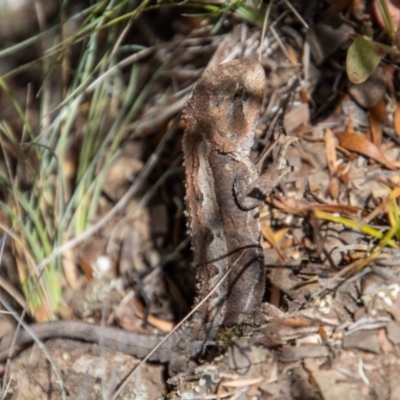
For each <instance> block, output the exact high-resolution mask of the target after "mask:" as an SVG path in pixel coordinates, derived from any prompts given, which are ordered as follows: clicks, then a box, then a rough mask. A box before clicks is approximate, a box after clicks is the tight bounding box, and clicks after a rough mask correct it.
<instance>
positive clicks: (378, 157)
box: [337, 132, 397, 171]
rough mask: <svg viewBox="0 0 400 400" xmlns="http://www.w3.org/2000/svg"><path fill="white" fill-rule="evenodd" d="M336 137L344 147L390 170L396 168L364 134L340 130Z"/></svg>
mask: <svg viewBox="0 0 400 400" xmlns="http://www.w3.org/2000/svg"><path fill="white" fill-rule="evenodd" d="M337 138H338V139H339V143H340V145H341V146H342V147H344V148H345V149H347V150H350V151H353V152H355V153H358V154H361V155H363V156H365V157H368V158H371V159H372V160H374V161H376V162H378V163H380V164H382V165H383V166H385V167H386V168H388V169H390V170H392V171H395V170H396V169H397V168H396V166H395V165H394V164H393V163H392V162H391V161H389V160H387V159H386V157H385V156H384V154H383V153H382V152H381V150H380V149H379V148H378V147H377V146H375V145H374V144H373V143H372V142H371V141H370V140H368V139H367V138H366V137H365V136H361V135H357V134H356V133H348V132H341V133H338V134H337Z"/></svg>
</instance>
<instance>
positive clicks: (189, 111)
mask: <svg viewBox="0 0 400 400" xmlns="http://www.w3.org/2000/svg"><path fill="white" fill-rule="evenodd" d="M265 87H266V78H265V73H264V69H263V67H262V65H261V64H260V63H259V62H258V61H256V60H253V59H251V58H241V59H239V60H234V61H231V62H229V63H226V64H221V65H218V66H216V67H212V68H209V69H207V70H206V71H205V72H204V73H203V75H202V77H201V78H200V79H199V81H198V82H197V84H196V86H195V88H194V89H193V93H192V96H191V98H190V100H189V102H188V106H187V108H186V116H187V118H190V119H191V120H192V121H193V122H194V123H195V124H196V126H197V128H198V129H199V130H200V132H201V134H202V136H203V138H204V139H205V140H206V141H208V142H209V143H210V144H211V145H212V146H213V147H214V148H215V149H216V150H217V151H220V152H221V153H226V154H229V153H232V154H234V155H236V156H240V155H242V154H248V152H249V151H250V148H251V146H252V144H253V140H254V128H255V124H256V122H257V119H258V116H259V113H260V108H261V105H262V102H263V98H264V92H265Z"/></svg>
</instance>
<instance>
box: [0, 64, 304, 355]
mask: <svg viewBox="0 0 400 400" xmlns="http://www.w3.org/2000/svg"><path fill="white" fill-rule="evenodd" d="M265 86H266V79H265V74H264V70H263V67H262V66H261V64H260V63H259V62H257V61H255V60H253V59H249V58H242V59H240V60H235V61H232V62H230V63H226V64H223V65H219V66H216V67H213V68H209V69H208V70H206V71H205V72H204V74H203V75H202V77H201V78H200V79H199V81H198V82H197V84H196V86H195V88H194V90H193V93H192V95H191V97H190V99H189V101H188V104H187V106H186V109H185V112H184V120H185V121H186V131H185V135H184V139H183V153H184V160H185V161H184V165H185V171H186V205H187V209H188V214H189V224H188V225H189V233H190V236H191V238H192V250H193V255H194V263H193V264H194V267H195V271H196V278H197V290H198V292H197V301H196V303H198V302H199V301H200V300H201V299H202V298H204V297H205V296H206V295H207V294H208V293H209V292H210V290H211V289H213V288H214V287H215V285H216V284H217V283H218V282H219V281H220V279H221V278H222V276H223V275H224V274H225V273H226V272H227V271H228V269H229V268H230V267H232V270H231V272H230V274H229V276H228V279H226V280H225V281H224V282H223V283H222V284H221V285H220V286H219V287H218V289H217V290H216V291H215V293H214V294H213V295H212V296H211V297H210V298H209V299H208V300H207V301H206V302H205V303H204V304H203V305H202V306H201V307H200V308H199V310H198V311H197V312H196V313H195V314H194V315H193V317H192V318H191V320H190V321H189V323H188V324H186V325H185V326H184V327H183V328H182V329H180V330H179V331H178V332H176V333H175V334H174V335H172V336H171V337H170V338H169V339H168V340H167V341H166V342H165V343H164V344H163V345H162V346H161V347H160V348H159V349H158V350H157V351H156V352H155V353H154V354H153V356H152V357H151V360H153V361H160V362H168V361H171V360H174V359H176V358H177V357H178V356H180V355H185V356H188V357H191V356H195V355H197V354H199V353H200V352H201V351H202V350H203V347H204V344H205V343H207V342H208V341H210V340H213V339H214V337H215V335H216V333H217V331H218V329H219V328H220V327H222V326H224V325H225V326H230V325H235V324H238V323H241V322H246V321H251V317H252V315H253V314H254V312H255V311H256V309H257V308H258V307H259V305H260V303H261V300H262V295H263V291H264V281H265V276H264V258H263V252H262V248H261V243H260V241H261V229H260V224H259V221H258V213H259V204H260V203H261V202H262V201H263V199H264V198H265V196H267V195H268V194H270V193H271V191H272V190H273V189H274V188H275V187H276V185H277V184H278V183H279V182H280V180H281V179H282V178H283V177H284V176H285V175H286V174H287V173H288V172H289V171H291V170H292V169H291V168H290V167H287V165H286V161H285V159H284V157H285V152H286V149H287V147H288V146H289V145H290V143H293V142H294V141H296V140H297V139H295V138H293V137H287V138H286V140H285V141H284V143H283V145H282V147H281V150H280V152H279V155H278V158H277V160H276V161H275V162H274V163H273V164H272V165H271V166H270V167H269V168H268V169H267V170H266V171H265V172H264V173H262V174H259V173H258V171H257V168H256V166H255V165H254V164H253V163H252V162H251V160H250V149H251V146H252V144H253V141H254V129H255V124H256V122H257V119H258V115H259V112H260V108H261V105H262V101H263V97H264V91H265ZM30 328H31V330H32V331H34V332H35V333H36V336H37V337H39V338H40V339H47V338H52V337H63V338H70V339H77V340H82V341H90V342H96V343H101V344H102V345H104V346H106V347H110V348H113V349H115V350H119V351H122V352H125V353H127V354H131V355H133V356H136V357H139V358H143V357H145V356H146V355H147V353H148V352H149V351H150V350H151V349H152V348H153V347H154V346H155V345H156V344H157V343H158V342H159V341H160V340H161V339H162V336H149V335H141V334H138V333H130V332H126V331H123V330H121V329H117V328H111V327H101V326H97V325H92V324H88V323H84V322H76V321H58V322H50V323H45V324H40V325H39V324H38V325H33V326H31V327H30ZM11 339H12V334H9V335H7V336H5V337H3V338H1V339H0V360H2V359H4V358H5V357H7V354H8V349H9V347H10V344H11ZM31 341H32V338H31V337H30V335H29V334H28V333H26V332H24V331H21V332H20V333H19V335H18V338H17V342H16V343H17V344H24V343H28V342H31Z"/></svg>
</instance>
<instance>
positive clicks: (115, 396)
mask: <svg viewBox="0 0 400 400" xmlns="http://www.w3.org/2000/svg"><path fill="white" fill-rule="evenodd" d="M245 252H246V249H245V250H243V251H242V253H241V254H240V256H239V257H238V258H237V260H236V261H235V262H234V263H233V264H232V265H231V266H230V267H229V269H228V270H227V271H226V272H225V274H224V275H223V276H222V278H221V279H220V280H219V281H218V283H217V284H216V285H215V286H214V287H213V288H212V290H210V292H209V293H208V294H207V296H205V297H204V299H203V300H201V301H200V302H199V303H198V304H197V305H196V306H195V307H194V308H193V310H192V311H190V313H189V314H188V315H187V316H186V317H185V318H183V319H182V321H180V322H179V323H178V324H177V325H176V326H175V327H174V329H173V330H172V331H171V332H169V333H168V334H167V335H166V336H164V338H163V339H162V340H161V341H160V342H159V343H158V344H157V346H155V347H154V348H153V350H151V351H150V352H149V354H147V356H146V357H145V358H143V359H142V360H141V361H140V362H139V364H137V365H136V366H135V367H133V369H132V371H131V372H130V373H129V374H128V376H127V377H126V378H125V379H124V380H123V381H122V382H121V384H120V386H119V387H118V389H117V391H116V392H115V393H114V395H113V397H112V400H115V399H116V398H117V396H118V395H119V394H120V393H121V390H122V389H123V388H124V387H125V385H126V384H127V383H128V381H129V379H130V378H132V376H133V375H134V374H135V372H136V371H138V370H139V369H140V367H141V366H142V365H143V364H144V363H145V362H146V361H148V360H149V358H150V357H151V356H152V355H153V354H154V353H155V352H156V351H157V350H158V349H159V348H160V347H161V346H162V345H163V344H164V343H165V342H166V341H167V340H168V339H169V338H170V337H171V336H172V335H173V334H174V333H175V332H176V331H177V330H178V329H179V328H180V327H181V326H182V325H183V324H184V323H185V322H186V321H187V320H188V319H189V318H190V317H191V316H192V315H193V314H194V313H195V312H196V311H197V310H198V309H199V308H200V307H201V306H202V305H203V304H204V303H205V302H206V301H207V300H208V299H209V298H210V297H211V296H212V295H213V294H214V292H215V291H216V290H217V289H218V288H219V286H221V284H222V283H223V282H224V280H225V279H226V278H227V276H228V275H229V273H230V272H231V271H232V268H233V267H234V266H235V265H236V264H237V263H238V262H239V261H240V259H241V258H242V257H243V255H244V253H245Z"/></svg>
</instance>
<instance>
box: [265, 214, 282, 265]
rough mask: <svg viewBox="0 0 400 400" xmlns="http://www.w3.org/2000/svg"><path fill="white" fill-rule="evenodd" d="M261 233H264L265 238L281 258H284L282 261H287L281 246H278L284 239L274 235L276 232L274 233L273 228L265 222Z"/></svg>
mask: <svg viewBox="0 0 400 400" xmlns="http://www.w3.org/2000/svg"><path fill="white" fill-rule="evenodd" d="M261 232H262V234H263V236H264V238H265V239H266V240H267V241H268V242H269V243H270V244H271V246H272V247H273V248H274V249H275V250H276V251H277V252H278V253H279V256H280V257H281V258H282V260H284V261H286V256H285V255H284V253H283V252H282V250H281V248H280V246H279V245H278V240H280V239H282V237H280V236H279V235H278V236H276V234H274V232H272V230H271V228H270V227H269V226H268V224H267V223H266V222H265V221H262V223H261Z"/></svg>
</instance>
